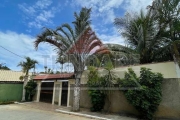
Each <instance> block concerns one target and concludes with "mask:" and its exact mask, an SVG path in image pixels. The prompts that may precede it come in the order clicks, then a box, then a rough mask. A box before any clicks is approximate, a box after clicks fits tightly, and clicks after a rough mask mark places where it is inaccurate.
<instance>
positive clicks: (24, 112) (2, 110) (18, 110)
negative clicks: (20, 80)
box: [0, 104, 92, 120]
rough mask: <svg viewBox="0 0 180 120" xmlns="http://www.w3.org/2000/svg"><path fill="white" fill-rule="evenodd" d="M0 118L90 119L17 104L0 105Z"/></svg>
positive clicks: (7, 119) (35, 119) (16, 119)
mask: <svg viewBox="0 0 180 120" xmlns="http://www.w3.org/2000/svg"><path fill="white" fill-rule="evenodd" d="M0 120H92V119H89V118H84V117H79V116H74V115H67V114H62V113H56V112H54V111H46V110H41V109H35V108H30V107H27V106H23V105H19V104H11V105H0Z"/></svg>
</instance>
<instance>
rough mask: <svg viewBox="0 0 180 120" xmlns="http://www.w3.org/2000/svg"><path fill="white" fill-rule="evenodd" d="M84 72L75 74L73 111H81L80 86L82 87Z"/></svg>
mask: <svg viewBox="0 0 180 120" xmlns="http://www.w3.org/2000/svg"><path fill="white" fill-rule="evenodd" d="M81 75H82V72H77V73H75V85H74V96H73V111H74V112H78V111H80V91H81V89H80V85H81Z"/></svg>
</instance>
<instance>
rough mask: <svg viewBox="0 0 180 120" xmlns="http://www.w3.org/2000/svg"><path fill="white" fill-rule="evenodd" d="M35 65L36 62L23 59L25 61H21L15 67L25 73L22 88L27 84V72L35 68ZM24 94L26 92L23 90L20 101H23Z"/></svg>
mask: <svg viewBox="0 0 180 120" xmlns="http://www.w3.org/2000/svg"><path fill="white" fill-rule="evenodd" d="M35 64H38V62H37V61H36V60H33V59H31V58H30V57H25V61H21V62H20V63H19V64H18V65H17V66H20V67H21V68H22V71H23V72H24V73H25V76H24V84H23V88H24V87H25V86H26V84H27V81H28V75H29V70H30V69H32V68H35ZM25 94H26V90H25V89H23V95H22V101H25Z"/></svg>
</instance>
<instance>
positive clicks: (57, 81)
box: [33, 73, 74, 106]
mask: <svg viewBox="0 0 180 120" xmlns="http://www.w3.org/2000/svg"><path fill="white" fill-rule="evenodd" d="M33 80H34V81H37V84H38V85H37V93H36V95H35V98H34V100H35V101H37V102H39V101H40V102H49V103H52V104H57V105H59V106H60V105H63V106H69V96H70V83H71V81H74V74H73V73H63V74H44V75H37V76H35V77H34V78H33Z"/></svg>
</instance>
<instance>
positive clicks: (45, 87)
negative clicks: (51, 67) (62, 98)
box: [40, 82, 54, 103]
mask: <svg viewBox="0 0 180 120" xmlns="http://www.w3.org/2000/svg"><path fill="white" fill-rule="evenodd" d="M53 87H54V82H42V84H41V94H40V101H41V102H48V103H51V102H52V98H53Z"/></svg>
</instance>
